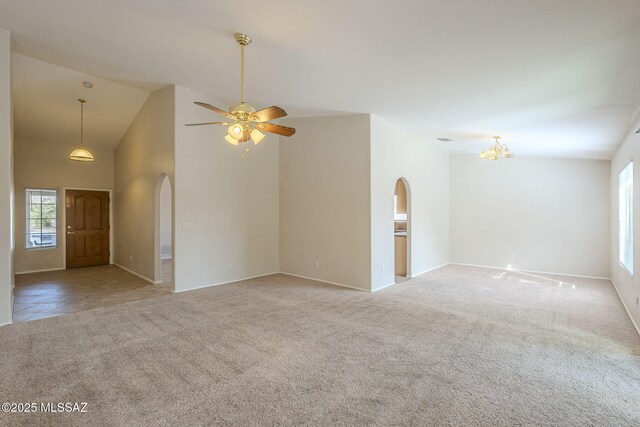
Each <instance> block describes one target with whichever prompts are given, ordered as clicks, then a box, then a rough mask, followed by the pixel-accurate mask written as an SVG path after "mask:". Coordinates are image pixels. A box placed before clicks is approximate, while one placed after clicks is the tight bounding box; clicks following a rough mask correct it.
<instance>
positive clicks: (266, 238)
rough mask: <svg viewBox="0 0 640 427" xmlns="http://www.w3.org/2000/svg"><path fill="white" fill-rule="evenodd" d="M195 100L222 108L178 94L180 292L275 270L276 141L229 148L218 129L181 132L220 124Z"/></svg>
mask: <svg viewBox="0 0 640 427" xmlns="http://www.w3.org/2000/svg"><path fill="white" fill-rule="evenodd" d="M194 101H204V102H208V103H211V104H213V105H217V106H220V107H221V108H226V106H227V105H226V103H224V102H220V101H219V100H217V99H214V98H211V97H209V96H206V95H203V94H200V93H197V92H193V91H190V90H188V89H184V88H181V87H176V129H175V131H176V180H175V185H174V187H173V188H174V200H175V210H174V214H175V215H174V218H175V224H176V225H175V234H174V240H173V242H174V251H175V283H176V285H175V286H176V290H177V291H184V290H188V289H193V288H198V287H203V286H209V285H215V284H219V283H224V282H229V281H235V280H240V279H242V278H245V277H253V276H260V275H265V274H269V273H274V272H277V271H278V138H277V137H276V136H274V135H269V136H267V137H266V138H265V139H264V140H263V141H262V142H261V143H260V144H259V145H257V146H253V144H245V145H243V146H237V147H233V146H231V145H229V144H227V143H226V141H225V140H224V135H226V129H225V128H224V127H222V126H197V127H186V126H184V124H185V123H193V122H204V121H213V120H218V119H220V118H223V117H221V116H217V115H216V114H215V113H213V112H211V111H209V110H206V109H204V108H202V107H198V106H196V105H194V104H193V102H194ZM245 147H252V151H250V152H249V153H247V155H245V156H244V157H243V153H244V152H243V148H245Z"/></svg>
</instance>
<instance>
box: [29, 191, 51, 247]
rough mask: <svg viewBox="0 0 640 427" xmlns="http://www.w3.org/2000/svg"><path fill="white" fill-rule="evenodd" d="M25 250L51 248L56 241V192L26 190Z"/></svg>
mask: <svg viewBox="0 0 640 427" xmlns="http://www.w3.org/2000/svg"><path fill="white" fill-rule="evenodd" d="M25 198H26V202H27V206H26V212H27V222H26V225H27V236H26V240H25V248H51V247H55V246H56V244H57V239H56V200H57V195H56V190H36V189H29V188H27V190H26V197H25Z"/></svg>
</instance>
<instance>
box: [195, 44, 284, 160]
mask: <svg viewBox="0 0 640 427" xmlns="http://www.w3.org/2000/svg"><path fill="white" fill-rule="evenodd" d="M234 36H235V38H236V41H237V42H238V43H239V44H240V103H239V104H236V105H232V106H231V107H229V111H228V112H227V111H224V110H222V109H220V108H218V107H214V106H213V105H210V104H207V103H206V102H194V104H196V105H199V106H200V107H204V108H206V109H209V110H211V111H215V112H216V113H218V114H222V115H223V116H225V117H227V118H229V119H231V120H232V121H230V122H207V123H189V124H187V125H185V126H202V125H224V126H229V127H228V128H227V135H226V136H225V137H224V139H225V140H226V141H227V142H228V143H229V144H231V145H238V144H239V143H241V142H246V141H251V140H252V141H253V143H254V144H255V145H258V144H259V143H260V141H262V140H263V139H264V137H265V134H264V133H262V132H271V133H275V134H278V135H282V136H291V135H293V134H294V133H296V130H295V129H294V128H290V127H287V126H280V125H276V124H273V123H267V122H268V121H269V120H274V119H279V118H281V117H285V116H286V115H287V112H286V111H284V110H283V109H282V108H280V107H276V106H275V105H274V106H272V107H269V108H265V109H262V110H260V111H256V109H255V108H253V107H252V106H251V105H249V104H247V103H246V102H244V47H245V46H248V45H249V43H251V37H249V36H248V35H246V34H242V33H235V34H234ZM246 151H248V149H247V150H246Z"/></svg>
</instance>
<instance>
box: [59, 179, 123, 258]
mask: <svg viewBox="0 0 640 427" xmlns="http://www.w3.org/2000/svg"><path fill="white" fill-rule="evenodd" d="M61 189H62V201H63V203H62V215H61V216H62V231H63V232H64V233H66V230H67V190H80V191H103V192H108V193H109V264H113V253H114V250H113V249H114V248H113V228H114V227H113V190H112V189H110V188H86V187H61ZM62 269H63V270H66V269H67V239H66V234H65V235H64V236H63V239H62Z"/></svg>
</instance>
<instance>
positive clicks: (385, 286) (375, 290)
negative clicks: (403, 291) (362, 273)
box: [371, 282, 396, 292]
mask: <svg viewBox="0 0 640 427" xmlns="http://www.w3.org/2000/svg"><path fill="white" fill-rule="evenodd" d="M395 284H396V282H391V283H389V284H388V285H384V286H380V287H379V288H375V289H371V292H378V291H381V290H383V289H386V288H388V287H389V286H393V285H395Z"/></svg>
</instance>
